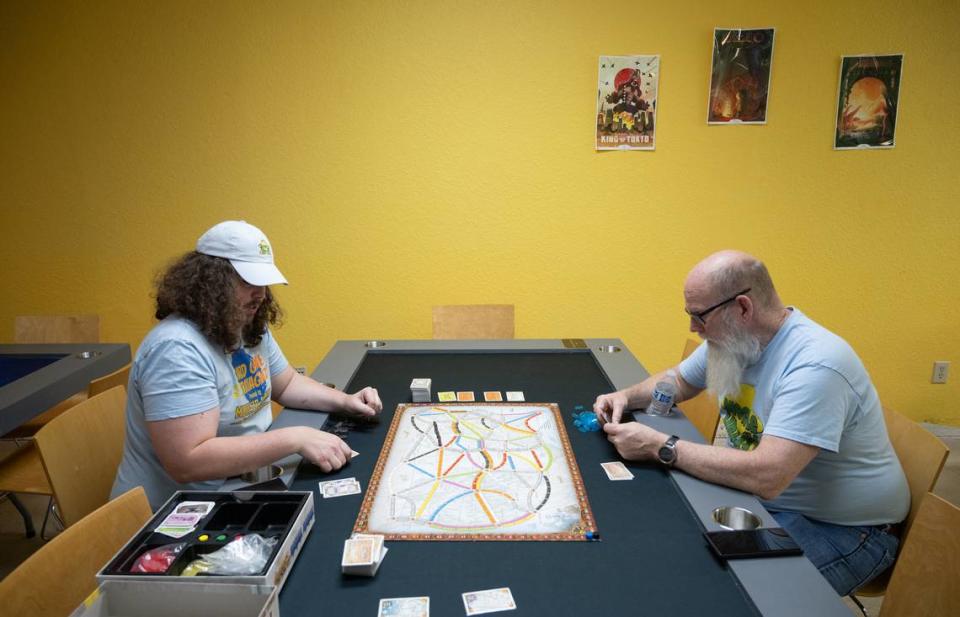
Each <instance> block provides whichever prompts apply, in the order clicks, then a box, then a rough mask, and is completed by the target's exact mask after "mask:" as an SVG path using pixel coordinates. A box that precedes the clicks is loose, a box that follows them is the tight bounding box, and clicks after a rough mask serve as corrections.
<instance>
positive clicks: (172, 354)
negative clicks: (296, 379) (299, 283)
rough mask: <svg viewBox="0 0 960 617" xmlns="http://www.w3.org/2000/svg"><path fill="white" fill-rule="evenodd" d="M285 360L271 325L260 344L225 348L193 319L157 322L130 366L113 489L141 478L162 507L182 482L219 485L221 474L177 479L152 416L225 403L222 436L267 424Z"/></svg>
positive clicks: (214, 487) (155, 503)
mask: <svg viewBox="0 0 960 617" xmlns="http://www.w3.org/2000/svg"><path fill="white" fill-rule="evenodd" d="M287 364H288V363H287V359H286V358H285V357H284V356H283V352H281V351H280V347H279V346H278V345H277V343H276V341H275V340H274V338H273V335H272V334H271V333H270V331H269V330H268V331H267V333H266V334H265V335H264V336H263V339H262V340H261V341H260V344H259V345H256V346H255V347H241V348H239V349H237V350H235V351H232V352H225V351H224V350H223V349H222V348H220V347H219V346H218V345H216V344H214V343H211V342H210V341H209V340H207V338H206V337H205V336H204V335H203V334H202V333H201V332H200V331H199V330H198V329H197V327H196V325H194V323H193V322H191V321H189V320H187V319H183V318H180V317H176V316H170V317H167V318H166V319H164V320H163V321H161V322H160V323H158V324H157V325H156V326H155V327H154V328H153V329H152V330H151V331H150V333H149V334H147V337H146V338H145V339H144V340H143V343H142V344H141V345H140V349H138V350H137V355H136V357H135V358H134V360H133V365H132V367H131V369H130V382H129V386H128V391H127V431H126V441H125V443H124V446H123V459H122V460H121V461H120V467H119V468H118V470H117V478H116V480H115V481H114V484H113V490H112V492H111V494H110V497H111V498H113V497H116V496H118V495H121V494H123V493H125V492H126V491H128V490H130V489H131V488H133V487H135V486H143V488H144V490H145V491H146V493H147V498H148V499H149V500H150V505H151V507H153V509H154V510H156V509H157V508H159V507H160V506H161V505H163V503H164V502H165V501H166V500H167V499H168V498H169V497H170V496H171V495H172V494H173V493H174V492H175V491H178V490H214V491H215V490H217V489H218V488H219V487H220V485H221V484H222V483H223V479H220V480H210V481H205V482H191V483H189V484H178V483H177V482H175V481H174V480H173V478H171V477H170V476H169V475H168V474H167V472H166V471H164V469H163V466H162V465H161V464H160V461H159V459H158V458H157V455H156V452H154V449H153V444H152V442H151V441H150V434H149V432H148V431H147V422H154V421H157V420H168V419H171V418H180V417H183V416H189V415H193V414H197V413H200V412H203V411H206V410H208V409H212V408H213V407H217V406H219V407H220V425H219V427H218V429H217V436H218V437H225V436H227V437H229V436H235V435H246V434H248V433H258V432H263V431H265V430H266V429H267V428H268V427H269V426H270V423H271V422H272V419H273V415H272V413H271V407H270V393H271V392H270V383H271V377H272V376H275V375H277V374H279V373H280V372H281V371H283V370H284V369H285V368H286V367H287Z"/></svg>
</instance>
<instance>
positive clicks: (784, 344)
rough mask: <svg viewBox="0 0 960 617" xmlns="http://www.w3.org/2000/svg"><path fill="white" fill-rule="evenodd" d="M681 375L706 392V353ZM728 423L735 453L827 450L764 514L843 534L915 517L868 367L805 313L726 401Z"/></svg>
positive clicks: (791, 321) (796, 315) (686, 364)
mask: <svg viewBox="0 0 960 617" xmlns="http://www.w3.org/2000/svg"><path fill="white" fill-rule="evenodd" d="M680 375H681V376H682V377H683V379H684V380H685V381H687V383H689V384H691V385H693V386H696V387H699V388H703V387H705V385H706V375H707V346H706V345H701V346H700V347H698V348H697V350H696V351H695V352H694V353H693V354H691V355H690V357H688V358H687V359H686V360H684V361H683V362H681V363H680ZM720 414H721V418H722V420H723V424H724V426H725V427H726V429H727V434H728V435H729V439H730V445H731V446H732V447H735V448H740V449H743V450H752V449H753V448H755V447H757V445H758V444H759V443H760V440H761V439H762V437H763V436H764V435H775V436H777V437H781V438H783V439H790V440H792V441H796V442H799V443H803V444H808V445H812V446H816V447H818V448H820V452H819V453H818V454H817V456H816V457H815V458H814V459H813V460H812V461H811V462H810V464H809V465H807V466H806V468H804V469H803V470H802V471H801V472H800V474H799V475H798V476H797V477H796V478H795V479H794V481H793V482H792V483H791V484H790V486H789V487H787V489H786V490H785V491H783V493H781V494H780V496H778V497H777V498H776V499H773V500H771V501H768V502H764V505H765V506H767V507H769V508H771V509H776V510H787V511H791V512H799V513H801V514H803V515H805V516H809V517H810V518H813V519H817V520H820V521H825V522H828V523H836V524H839V525H881V524H886V523H895V522H899V521H902V520H903V519H904V518H905V517H906V516H907V511H908V510H909V508H910V490H909V488H908V486H907V480H906V477H905V476H904V475H903V469H902V468H901V467H900V461H899V460H898V459H897V455H896V453H895V452H894V450H893V446H892V445H891V444H890V439H889V437H888V436H887V428H886V424H885V423H884V419H883V410H882V408H881V406H880V399H879V397H878V396H877V391H876V389H875V388H874V387H873V383H872V382H871V381H870V377H869V375H867V371H866V369H865V368H864V366H863V363H862V362H861V361H860V358H858V357H857V354H856V353H855V352H854V351H853V349H852V348H851V347H850V345H848V344H847V342H846V341H844V340H843V339H841V338H840V337H839V336H837V335H836V334H833V333H832V332H830V331H829V330H827V329H826V328H824V327H823V326H821V325H819V324H817V323H815V322H814V321H812V320H811V319H810V318H808V317H807V316H806V315H804V314H803V313H801V312H800V311H799V310H797V309H792V313H791V315H790V316H789V317H788V318H787V319H786V321H785V322H784V323H783V326H781V328H780V330H779V331H778V332H777V334H776V335H775V336H774V337H773V339H772V340H771V341H770V343H769V344H768V345H767V347H766V348H765V349H764V350H763V354H762V355H761V356H760V360H759V361H758V362H757V363H756V364H755V365H753V366H751V367H749V368H748V369H747V370H746V372H745V373H744V376H743V384H742V385H741V386H740V393H739V395H738V396H737V397H736V398H735V399H731V398H730V397H727V398H724V399H723V401H722V402H721V404H720Z"/></svg>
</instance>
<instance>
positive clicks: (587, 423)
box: [573, 411, 600, 433]
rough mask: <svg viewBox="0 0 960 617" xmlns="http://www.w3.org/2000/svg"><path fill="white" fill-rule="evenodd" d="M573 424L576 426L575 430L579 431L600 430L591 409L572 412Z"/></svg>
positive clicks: (590, 431)
mask: <svg viewBox="0 0 960 617" xmlns="http://www.w3.org/2000/svg"><path fill="white" fill-rule="evenodd" d="M573 425H574V426H575V427H577V430H579V431H580V432H581V433H596V432H597V431H599V430H600V421H599V420H598V419H597V415H596V414H595V413H593V412H592V411H579V412H574V413H573Z"/></svg>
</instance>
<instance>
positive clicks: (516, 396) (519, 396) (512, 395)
mask: <svg viewBox="0 0 960 617" xmlns="http://www.w3.org/2000/svg"><path fill="white" fill-rule="evenodd" d="M507 400H508V401H522V400H523V392H517V391H514V392H507Z"/></svg>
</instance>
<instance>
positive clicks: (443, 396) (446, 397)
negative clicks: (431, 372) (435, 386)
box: [437, 392, 457, 403]
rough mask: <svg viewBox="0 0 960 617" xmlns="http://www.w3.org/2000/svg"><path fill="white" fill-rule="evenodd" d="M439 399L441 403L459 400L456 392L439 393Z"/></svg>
mask: <svg viewBox="0 0 960 617" xmlns="http://www.w3.org/2000/svg"><path fill="white" fill-rule="evenodd" d="M437 399H438V400H439V401H440V402H441V403H449V402H450V401H455V400H457V393H456V392H437Z"/></svg>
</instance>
